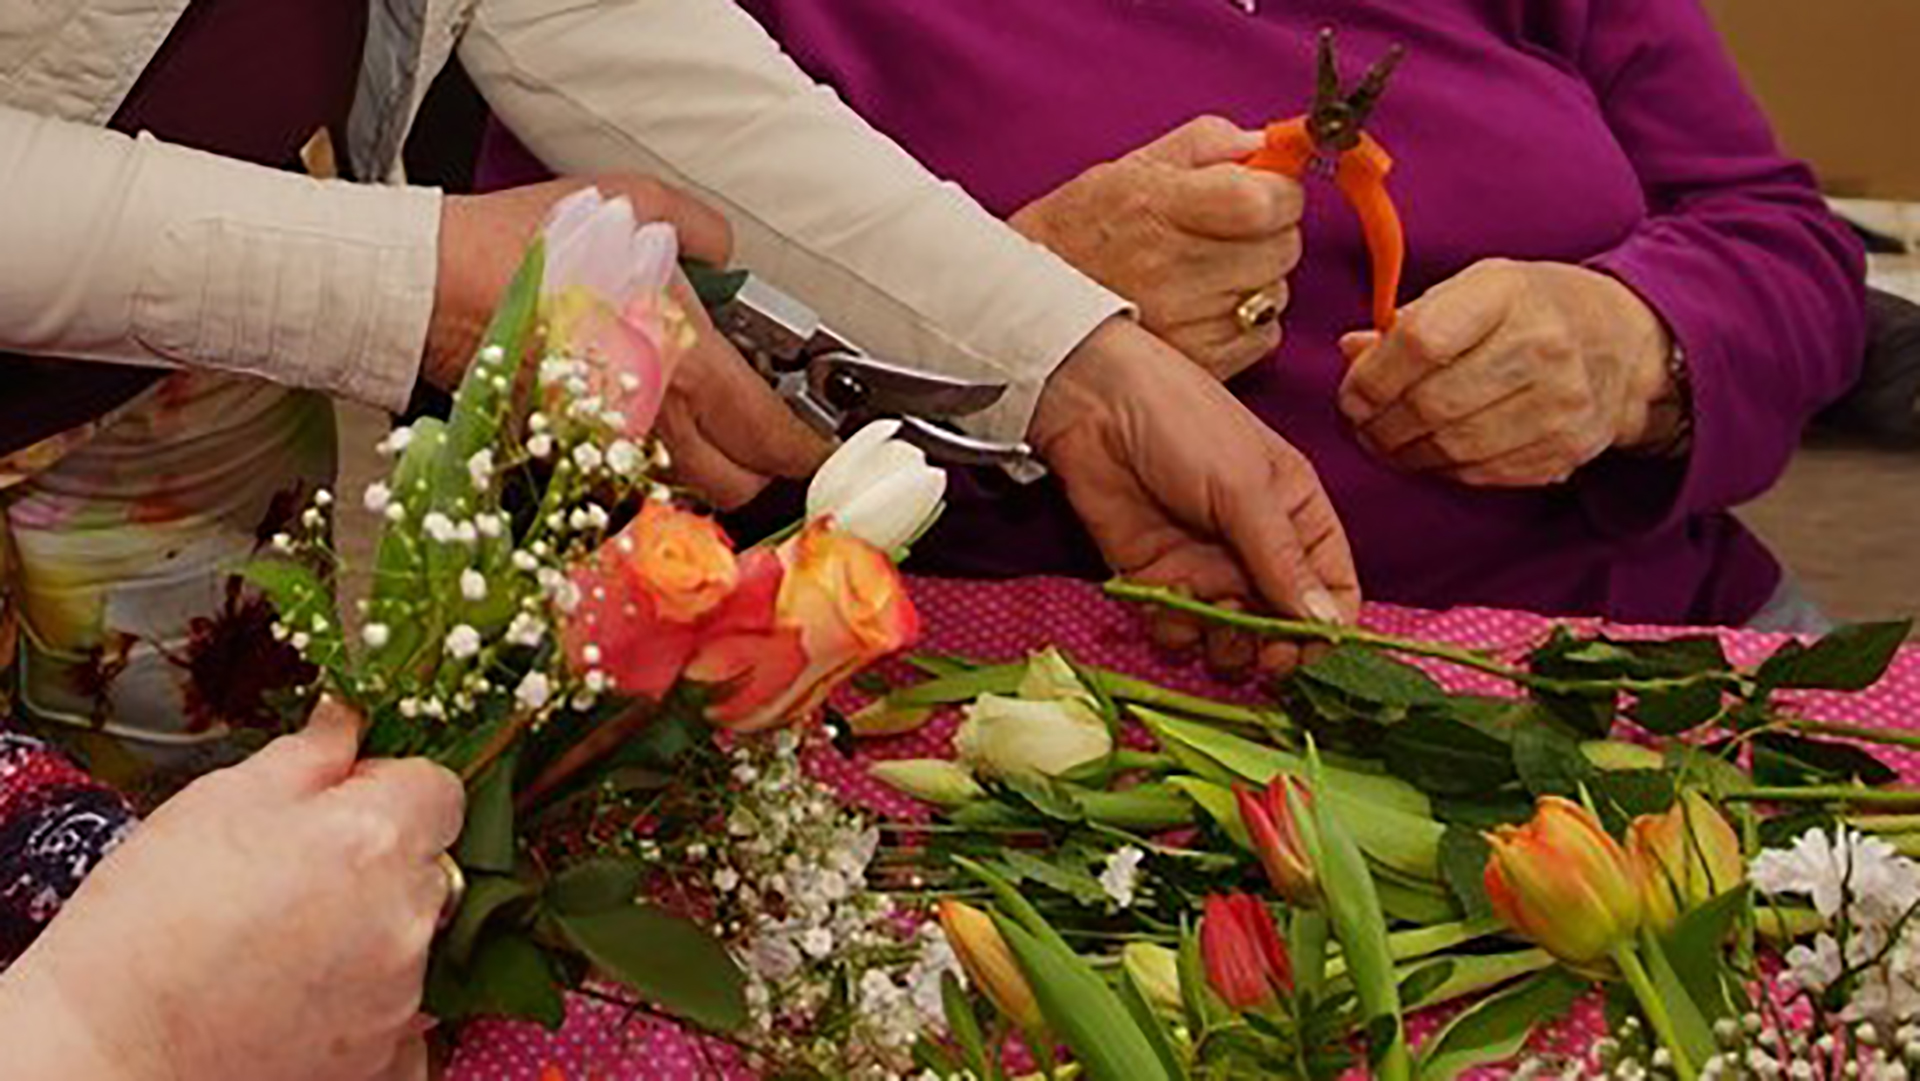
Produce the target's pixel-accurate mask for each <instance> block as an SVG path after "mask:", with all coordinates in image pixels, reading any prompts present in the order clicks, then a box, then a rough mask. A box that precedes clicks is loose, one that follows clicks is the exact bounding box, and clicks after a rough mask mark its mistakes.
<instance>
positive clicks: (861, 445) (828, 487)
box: [807, 420, 947, 552]
mask: <svg viewBox="0 0 1920 1081" xmlns="http://www.w3.org/2000/svg"><path fill="white" fill-rule="evenodd" d="M899 431H900V422H899V421H897V420H879V421H874V422H873V423H872V424H869V425H867V426H866V427H864V428H862V429H860V430H859V431H858V432H855V433H854V435H853V438H851V439H849V440H847V441H846V443H845V444H843V445H842V446H841V447H840V449H839V450H836V451H834V452H833V456H832V457H831V458H828V459H827V462H826V464H825V465H823V466H821V467H820V472H818V473H816V474H815V475H814V478H813V483H812V484H810V485H808V486H807V517H808V518H809V519H817V518H831V519H832V520H833V525H834V528H835V529H837V530H839V531H841V532H844V533H850V534H852V535H854V536H856V537H859V538H860V539H861V540H863V541H866V542H867V543H868V544H871V545H873V546H874V547H875V548H878V549H880V550H881V551H883V552H892V551H896V550H898V549H900V548H903V547H905V546H906V545H908V544H911V543H912V542H913V540H914V538H916V537H918V536H919V535H920V533H921V532H922V531H923V530H925V529H926V527H927V525H928V524H929V523H931V522H932V521H933V518H934V516H935V515H936V514H937V513H938V512H939V510H940V501H941V500H942V499H944V498H945V497H946V494H947V474H946V472H945V471H944V470H941V469H936V468H934V467H933V466H930V465H928V464H927V456H926V454H925V453H923V452H922V451H921V450H920V448H919V447H916V446H914V445H913V444H911V443H907V442H904V441H902V440H899V439H895V438H894V436H895V435H897V434H898V433H899Z"/></svg>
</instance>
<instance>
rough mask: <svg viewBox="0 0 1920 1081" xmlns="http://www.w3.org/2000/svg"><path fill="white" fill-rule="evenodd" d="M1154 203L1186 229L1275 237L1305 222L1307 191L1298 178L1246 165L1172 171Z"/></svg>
mask: <svg viewBox="0 0 1920 1081" xmlns="http://www.w3.org/2000/svg"><path fill="white" fill-rule="evenodd" d="M1154 208H1155V209H1156V210H1157V211H1158V212H1159V214H1160V216H1161V217H1162V218H1164V219H1165V220H1166V221H1167V223H1168V224H1170V225H1172V226H1173V227H1174V228H1176V229H1179V230H1180V231H1181V232H1185V233H1192V234H1195V235H1197V236H1204V237H1212V238H1214V239H1216V240H1247V239H1253V238H1259V237H1275V236H1279V235H1280V234H1282V233H1285V232H1286V231H1288V230H1290V229H1294V228H1297V227H1298V226H1299V225H1300V216H1301V214H1302V213H1304V211H1305V209H1306V191H1305V189H1303V188H1302V187H1301V186H1300V184H1299V182H1298V181H1295V180H1291V179H1289V178H1287V177H1284V176H1279V175H1277V174H1274V173H1264V172H1260V171H1259V170H1256V169H1248V168H1246V167H1245V166H1240V165H1212V166H1208V167H1207V168H1204V169H1195V170H1193V171H1192V172H1186V173H1171V174H1167V175H1166V177H1165V179H1164V180H1163V181H1162V183H1161V187H1160V189H1159V191H1158V192H1157V193H1156V198H1155V200H1154Z"/></svg>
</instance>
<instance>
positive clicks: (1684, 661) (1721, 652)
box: [1609, 634, 1733, 679]
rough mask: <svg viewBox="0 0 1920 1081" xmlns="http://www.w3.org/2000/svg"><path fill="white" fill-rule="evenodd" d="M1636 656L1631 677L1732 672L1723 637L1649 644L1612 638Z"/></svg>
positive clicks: (1704, 636) (1699, 636) (1693, 637)
mask: <svg viewBox="0 0 1920 1081" xmlns="http://www.w3.org/2000/svg"><path fill="white" fill-rule="evenodd" d="M1609 641H1610V642H1611V643H1612V644H1613V645H1616V646H1618V647H1619V648H1620V649H1621V650H1623V651H1625V652H1626V653H1627V654H1629V655H1630V656H1632V657H1633V662H1632V668H1631V669H1630V674H1631V675H1633V676H1636V677H1638V678H1642V679H1673V678H1679V677H1684V676H1696V675H1702V674H1704V673H1707V672H1731V671H1733V664H1732V663H1731V662H1730V661H1728V660H1727V653H1726V650H1725V649H1724V648H1723V647H1722V646H1721V644H1720V636H1719V635H1714V634H1693V635H1686V636H1684V637H1680V638H1668V639H1664V640H1648V641H1622V640H1620V639H1609Z"/></svg>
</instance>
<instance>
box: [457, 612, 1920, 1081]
mask: <svg viewBox="0 0 1920 1081" xmlns="http://www.w3.org/2000/svg"><path fill="white" fill-rule="evenodd" d="M913 592H914V598H915V600H916V602H917V603H918V604H919V606H920V611H921V614H922V616H923V617H924V620H925V632H924V634H923V637H922V640H921V642H920V644H919V647H918V648H919V649H921V650H924V651H927V652H934V653H949V654H957V655H961V656H967V657H974V658H980V659H991V660H1005V659H1012V658H1016V657H1020V656H1023V655H1024V654H1025V653H1027V652H1028V651H1030V650H1034V649H1039V648H1042V647H1044V646H1047V645H1057V646H1059V647H1061V648H1062V649H1064V650H1066V651H1067V652H1068V653H1069V654H1070V655H1071V656H1073V657H1074V658H1075V659H1077V660H1080V661H1084V662H1087V663H1091V664H1097V665H1102V666H1105V667H1108V668H1114V669H1118V670H1121V671H1125V672H1129V673H1132V674H1135V675H1138V676H1142V677H1144V678H1147V679H1151V680H1154V681H1156V682H1159V683H1161V684H1164V685H1166V686H1168V687H1172V688H1176V689H1179V690H1184V691H1191V692H1195V693H1199V694H1208V695H1214V696H1217V697H1222V698H1234V699H1241V700H1250V699H1252V698H1253V697H1255V696H1256V695H1257V690H1256V689H1255V688H1252V687H1249V686H1246V685H1233V684H1226V683H1220V682H1216V681H1214V680H1213V679H1211V678H1209V677H1208V676H1207V674H1206V673H1205V671H1204V670H1203V669H1202V667H1201V666H1199V665H1197V664H1195V663H1193V662H1192V660H1191V658H1175V657H1169V656H1167V655H1166V654H1164V653H1161V652H1159V651H1157V650H1155V649H1154V648H1152V647H1151V646H1150V645H1149V644H1147V643H1146V642H1145V641H1144V639H1143V637H1142V634H1141V630H1140V623H1139V617H1138V615H1137V614H1136V613H1135V612H1134V611H1132V610H1131V609H1129V608H1127V607H1126V606H1123V605H1120V604H1117V603H1114V602H1112V601H1110V600H1108V599H1107V598H1105V597H1104V596H1103V595H1102V594H1101V593H1100V590H1099V589H1098V587H1096V586H1092V585H1088V584H1086V583H1081V582H1067V581H1060V580H1053V579H1028V580H1023V581H1014V582H957V581H944V580H934V579H922V580H917V581H915V582H914V583H913ZM1365 622H1366V624H1367V626H1369V627H1370V628H1372V629H1374V630H1378V631H1382V632H1385V633H1389V634H1395V635H1403V636H1409V637H1417V638H1422V639H1428V640H1432V641H1437V642H1448V643H1453V644H1457V645H1463V646H1472V647H1476V648H1480V649H1488V650H1495V651H1498V652H1501V653H1504V654H1509V655H1514V656H1517V655H1519V654H1522V653H1524V652H1526V651H1527V650H1528V649H1530V648H1532V647H1533V646H1535V645H1537V644H1538V643H1539V642H1541V641H1542V640H1543V639H1544V638H1545V636H1546V635H1547V633H1548V631H1549V630H1550V629H1551V628H1552V627H1553V626H1554V624H1555V622H1556V621H1553V620H1548V619H1546V618H1543V617H1540V616H1536V615H1531V614H1527V613H1522V612H1509V611H1496V610H1490V609H1458V610H1454V611H1450V612H1443V613H1436V612H1424V611H1416V610H1412V609H1404V608H1393V607H1388V606H1370V607H1369V608H1368V610H1367V612H1366V616H1365ZM1558 622H1560V623H1563V624H1567V625H1570V626H1573V627H1574V628H1575V629H1577V630H1579V631H1581V632H1593V631H1597V630H1604V631H1606V632H1609V633H1615V634H1623V635H1629V636H1634V635H1645V636H1653V635H1659V634H1672V633H1674V632H1673V629H1671V628H1664V629H1653V628H1634V627H1618V626H1612V625H1607V624H1602V623H1600V622H1599V621H1595V620H1581V621H1567V620H1561V621H1558ZM1721 633H1722V635H1723V638H1724V641H1725V645H1726V649H1727V653H1728V655H1729V656H1730V657H1731V658H1732V659H1733V660H1734V661H1735V663H1738V664H1742V665H1752V664H1755V663H1757V662H1758V661H1760V660H1761V659H1763V658H1764V657H1766V656H1767V654H1769V653H1770V652H1771V651H1772V650H1773V649H1775V648H1776V647H1777V646H1778V645H1779V644H1780V642H1781V640H1782V639H1781V638H1780V636H1777V635H1767V634H1757V633H1752V632H1746V631H1726V632H1721ZM1430 671H1432V673H1433V674H1434V675H1435V676H1436V677H1438V678H1439V679H1440V680H1441V681H1442V682H1444V683H1445V684H1446V685H1448V686H1449V687H1450V688H1452V689H1455V690H1476V691H1481V692H1487V693H1506V692H1508V691H1509V690H1510V688H1508V687H1507V686H1506V685H1505V684H1502V683H1500V682H1499V681H1498V680H1495V679H1492V678H1491V677H1486V676H1482V675H1476V674H1474V673H1466V672H1462V671H1460V670H1458V669H1453V668H1448V667H1445V666H1437V665H1436V666H1432V667H1430ZM852 701H853V699H851V698H850V699H849V704H851V702H852ZM1800 705H1801V706H1802V712H1803V713H1804V714H1805V715H1806V716H1809V717H1813V718H1816V719H1821V720H1830V721H1846V722H1850V723H1854V724H1862V725H1869V726H1877V727H1900V728H1906V727H1920V648H1910V649H1907V650H1905V651H1904V652H1903V654H1902V656H1901V657H1900V658H1899V659H1898V660H1897V661H1896V662H1895V664H1894V667H1893V670H1892V671H1891V672H1890V673H1889V674H1888V676H1887V678H1886V679H1885V680H1883V681H1882V682H1881V683H1880V685H1879V686H1877V687H1875V688H1874V689H1873V690H1871V691H1869V692H1866V693H1863V694H1858V695H1844V696H1841V695H1825V694H1807V695H1805V696H1804V697H1803V699H1802V701H1801V702H1800ZM954 723H955V722H954V720H953V718H951V717H948V718H943V719H940V720H936V721H935V722H934V723H933V724H931V725H929V726H928V727H927V728H925V729H923V730H921V731H919V732H916V733H913V734H911V735H908V736H901V737H895V738H891V739H886V740H878V741H873V742H871V743H870V744H868V745H866V746H865V747H863V748H862V750H861V751H860V753H859V755H858V756H856V758H855V759H854V760H852V761H848V760H844V759H841V758H838V757H837V756H832V755H823V756H822V757H820V758H818V759H816V760H815V761H814V762H812V763H811V765H812V766H813V768H814V769H815V771H816V773H817V775H819V776H821V777H823V778H824V779H826V780H828V781H830V782H831V783H832V784H834V785H835V786H836V787H837V788H838V789H839V790H840V791H841V792H842V793H843V795H844V796H845V798H846V799H847V800H848V802H850V803H852V804H855V805H858V806H862V807H866V808H869V809H871V810H873V811H875V812H878V813H881V814H885V815H889V816H893V817H897V818H916V817H920V816H921V815H922V814H923V813H924V811H923V809H922V808H920V807H919V805H917V804H915V803H914V802H913V801H911V800H907V799H905V798H904V797H901V796H899V795H898V794H897V793H894V792H893V791H892V790H890V789H888V788H886V787H885V786H883V785H881V784H879V783H878V782H876V781H874V780H872V779H871V778H870V777H868V776H867V774H866V772H865V769H864V766H863V765H862V763H863V762H865V761H868V760H872V759H886V758H913V757H930V756H935V755H944V754H947V753H949V749H950V748H949V738H950V735H951V732H952V729H953V726H954ZM1876 753H1877V754H1879V755H1880V757H1881V758H1882V759H1883V760H1885V761H1886V762H1887V763H1888V764H1889V765H1892V766H1894V767H1895V768H1897V769H1899V770H1900V772H1901V775H1902V776H1903V777H1904V778H1905V779H1906V780H1907V781H1908V782H1909V783H1916V782H1920V754H1915V753H1914V752H1910V751H1902V750H1899V749H1897V748H1884V747H1883V748H1878V749H1877V751H1876ZM1430 1027H1431V1026H1430V1025H1429V1024H1416V1025H1414V1027H1413V1031H1414V1034H1415V1037H1416V1039H1417V1038H1418V1036H1419V1035H1420V1034H1421V1033H1422V1032H1423V1031H1424V1030H1427V1029H1429V1028H1430ZM1599 1027H1600V1021H1599V1015H1598V1010H1597V1008H1596V1007H1595V1006H1594V1005H1593V1004H1592V1003H1587V1004H1585V1005H1584V1006H1583V1007H1582V1008H1580V1009H1579V1010H1577V1011H1576V1012H1575V1013H1574V1014H1573V1015H1572V1016H1570V1017H1569V1018H1567V1019H1566V1020H1564V1021H1563V1022H1561V1023H1559V1024H1558V1025H1556V1026H1553V1027H1552V1028H1551V1029H1549V1030H1548V1031H1545V1032H1542V1033H1540V1034H1539V1035H1538V1037H1537V1038H1536V1041H1535V1046H1536V1049H1538V1050H1560V1051H1566V1050H1577V1049H1579V1048H1582V1047H1584V1046H1586V1045H1587V1044H1588V1043H1590V1042H1591V1040H1592V1039H1593V1038H1594V1037H1595V1035H1596V1034H1597V1031H1598V1028H1599ZM752 1076H753V1074H752V1073H751V1072H750V1071H748V1070H746V1069H745V1068H744V1067H743V1066H742V1065H741V1063H740V1061H739V1060H738V1058H737V1057H736V1056H735V1055H734V1054H733V1053H732V1052H731V1050H730V1049H729V1048H728V1047H727V1046H726V1045H725V1044H723V1043H719V1042H717V1041H714V1040H711V1039H696V1038H693V1037H691V1036H689V1035H687V1034H685V1033H683V1032H682V1031H680V1030H679V1029H677V1028H675V1027H674V1026H672V1025H670V1024H667V1023H665V1022H662V1021H659V1020H657V1019H652V1018H647V1017H638V1016H634V1015H633V1014H631V1012H630V1011H627V1010H624V1009H622V1008H620V1007H618V1006H614V1005H609V1004H607V1003H604V1002H601V1001H598V1000H595V999H589V998H584V997H575V998H573V999H572V1000H571V1002H570V1005H569V1010H568V1015H567V1021H566V1024H565V1026H564V1027H563V1028H561V1029H560V1031H558V1032H548V1031H546V1030H544V1029H542V1028H540V1027H539V1026H537V1025H532V1024H526V1023H519V1022H505V1021H483V1022H480V1023H477V1024H475V1025H472V1026H470V1027H469V1028H468V1029H467V1030H466V1032H465V1033H464V1035H463V1038H462V1042H461V1045H460V1047H459V1048H458V1050H457V1051H456V1053H455V1055H454V1059H453V1063H452V1067H451V1069H450V1072H449V1077H450V1078H451V1079H452V1081H523V1079H524V1081H553V1079H556V1078H565V1079H566V1081H694V1079H707V1078H729V1079H731V1078H750V1077H752ZM1489 1076H1498V1074H1492V1075H1489Z"/></svg>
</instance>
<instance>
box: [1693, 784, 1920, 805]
mask: <svg viewBox="0 0 1920 1081" xmlns="http://www.w3.org/2000/svg"><path fill="white" fill-rule="evenodd" d="M1720 798H1721V799H1723V800H1726V801H1728V802H1733V803H1852V804H1859V805H1862V806H1874V807H1913V808H1920V791H1916V790H1913V789H1895V790H1886V789H1878V788H1860V787H1857V786H1855V785H1844V784H1830V785H1808V786H1806V787H1804V788H1794V787H1774V788H1746V789H1740V790H1737V791H1733V792H1728V793H1725V794H1724V795H1722V796H1721V797H1720Z"/></svg>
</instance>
